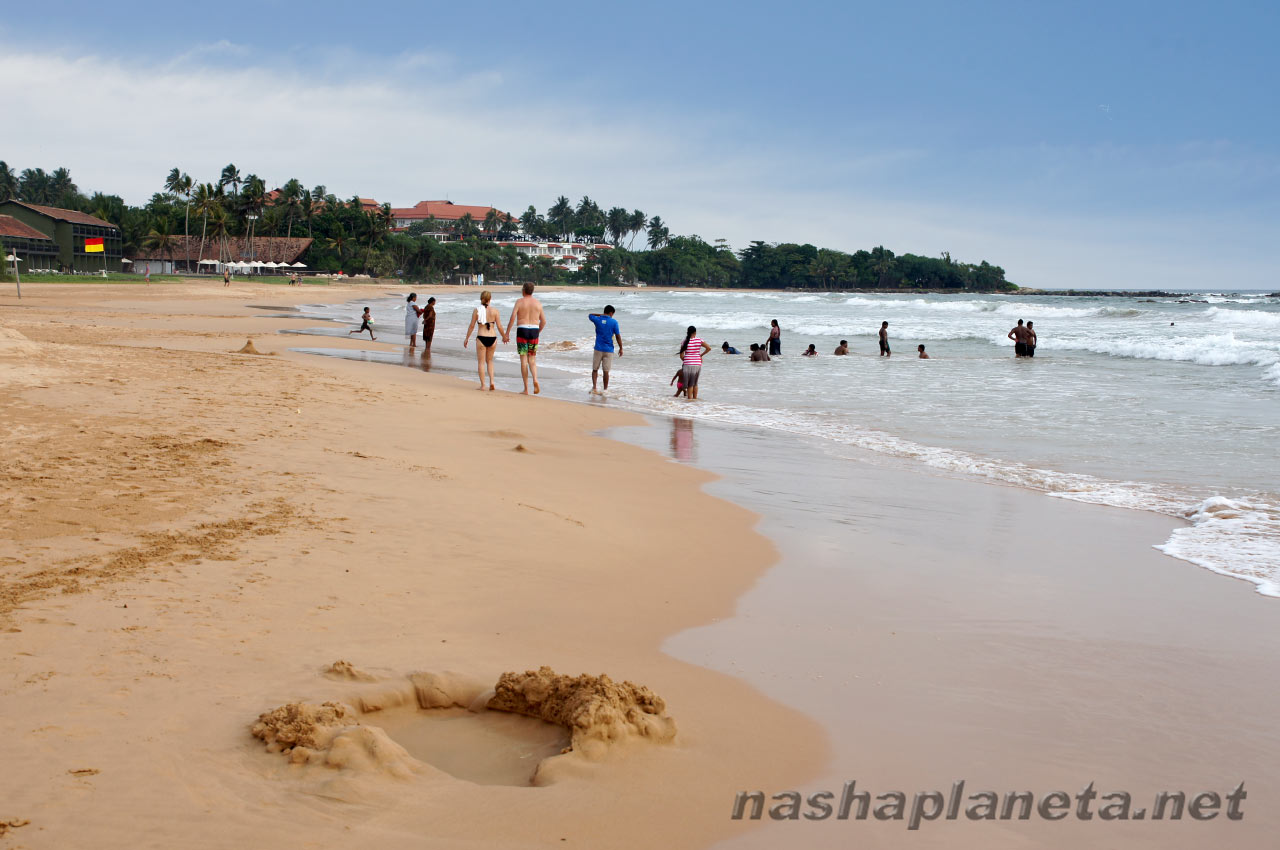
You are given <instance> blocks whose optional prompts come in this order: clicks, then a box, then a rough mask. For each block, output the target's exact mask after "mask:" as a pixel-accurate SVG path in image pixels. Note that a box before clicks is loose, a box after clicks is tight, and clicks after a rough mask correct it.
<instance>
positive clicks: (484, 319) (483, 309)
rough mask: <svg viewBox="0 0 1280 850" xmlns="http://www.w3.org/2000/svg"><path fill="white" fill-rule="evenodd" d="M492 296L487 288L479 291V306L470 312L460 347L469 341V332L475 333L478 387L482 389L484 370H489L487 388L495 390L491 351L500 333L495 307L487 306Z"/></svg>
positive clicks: (498, 318) (504, 339)
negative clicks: (465, 335) (465, 336)
mask: <svg viewBox="0 0 1280 850" xmlns="http://www.w3.org/2000/svg"><path fill="white" fill-rule="evenodd" d="M492 297H493V296H492V295H490V294H489V290H487V289H486V290H485V291H484V292H481V293H480V306H479V307H477V308H476V311H475V312H474V313H472V314H471V324H469V325H467V338H466V339H464V340H463V341H462V347H463V348H466V347H467V344H468V343H470V342H471V332H472V331H475V333H476V372H477V374H479V375H480V386H479V387H478V389H481V390H483V389H484V385H485V379H484V374H485V370H486V369H487V370H488V371H489V381H488V383H489V389H491V390H495V389H497V387H495V386H494V385H493V351H494V344H495V343H496V342H497V341H498V334H500V333H502V328H501V327H500V325H501V320H502V317H501V316H500V315H498V308H497V307H490V306H489V299H490V298H492ZM502 341H503V342H506V341H507V338H506V336H503V338H502Z"/></svg>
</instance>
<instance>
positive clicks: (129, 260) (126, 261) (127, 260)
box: [120, 257, 133, 265]
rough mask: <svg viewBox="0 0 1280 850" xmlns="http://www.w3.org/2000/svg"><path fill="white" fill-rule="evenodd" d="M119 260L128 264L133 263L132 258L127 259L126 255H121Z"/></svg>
mask: <svg viewBox="0 0 1280 850" xmlns="http://www.w3.org/2000/svg"><path fill="white" fill-rule="evenodd" d="M120 262H122V263H128V264H129V265H133V260H131V259H129V258H128V257H121V258H120Z"/></svg>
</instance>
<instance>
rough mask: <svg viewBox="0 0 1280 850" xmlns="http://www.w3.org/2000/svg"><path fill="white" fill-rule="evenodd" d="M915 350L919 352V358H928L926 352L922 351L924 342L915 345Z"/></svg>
mask: <svg viewBox="0 0 1280 850" xmlns="http://www.w3.org/2000/svg"><path fill="white" fill-rule="evenodd" d="M916 351H918V352H920V359H921V360H928V359H929V355H927V354H925V353H924V343H920V344H919V345H917V346H916Z"/></svg>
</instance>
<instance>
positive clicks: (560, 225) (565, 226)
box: [547, 195, 573, 240]
mask: <svg viewBox="0 0 1280 850" xmlns="http://www.w3.org/2000/svg"><path fill="white" fill-rule="evenodd" d="M547 222H548V223H549V224H550V225H551V226H552V227H554V228H555V231H556V233H557V234H558V235H559V237H560V239H561V240H567V239H568V238H569V234H570V233H572V232H573V205H572V204H570V203H569V199H568V198H566V197H565V196H564V195H561V196H560V197H558V198H556V202H555V203H554V204H552V206H551V209H549V210H547Z"/></svg>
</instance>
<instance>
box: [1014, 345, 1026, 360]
mask: <svg viewBox="0 0 1280 850" xmlns="http://www.w3.org/2000/svg"><path fill="white" fill-rule="evenodd" d="M1013 353H1014V354H1016V355H1017V356H1018V357H1026V356H1027V344H1026V343H1025V342H1015V343H1014V344H1013Z"/></svg>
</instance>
